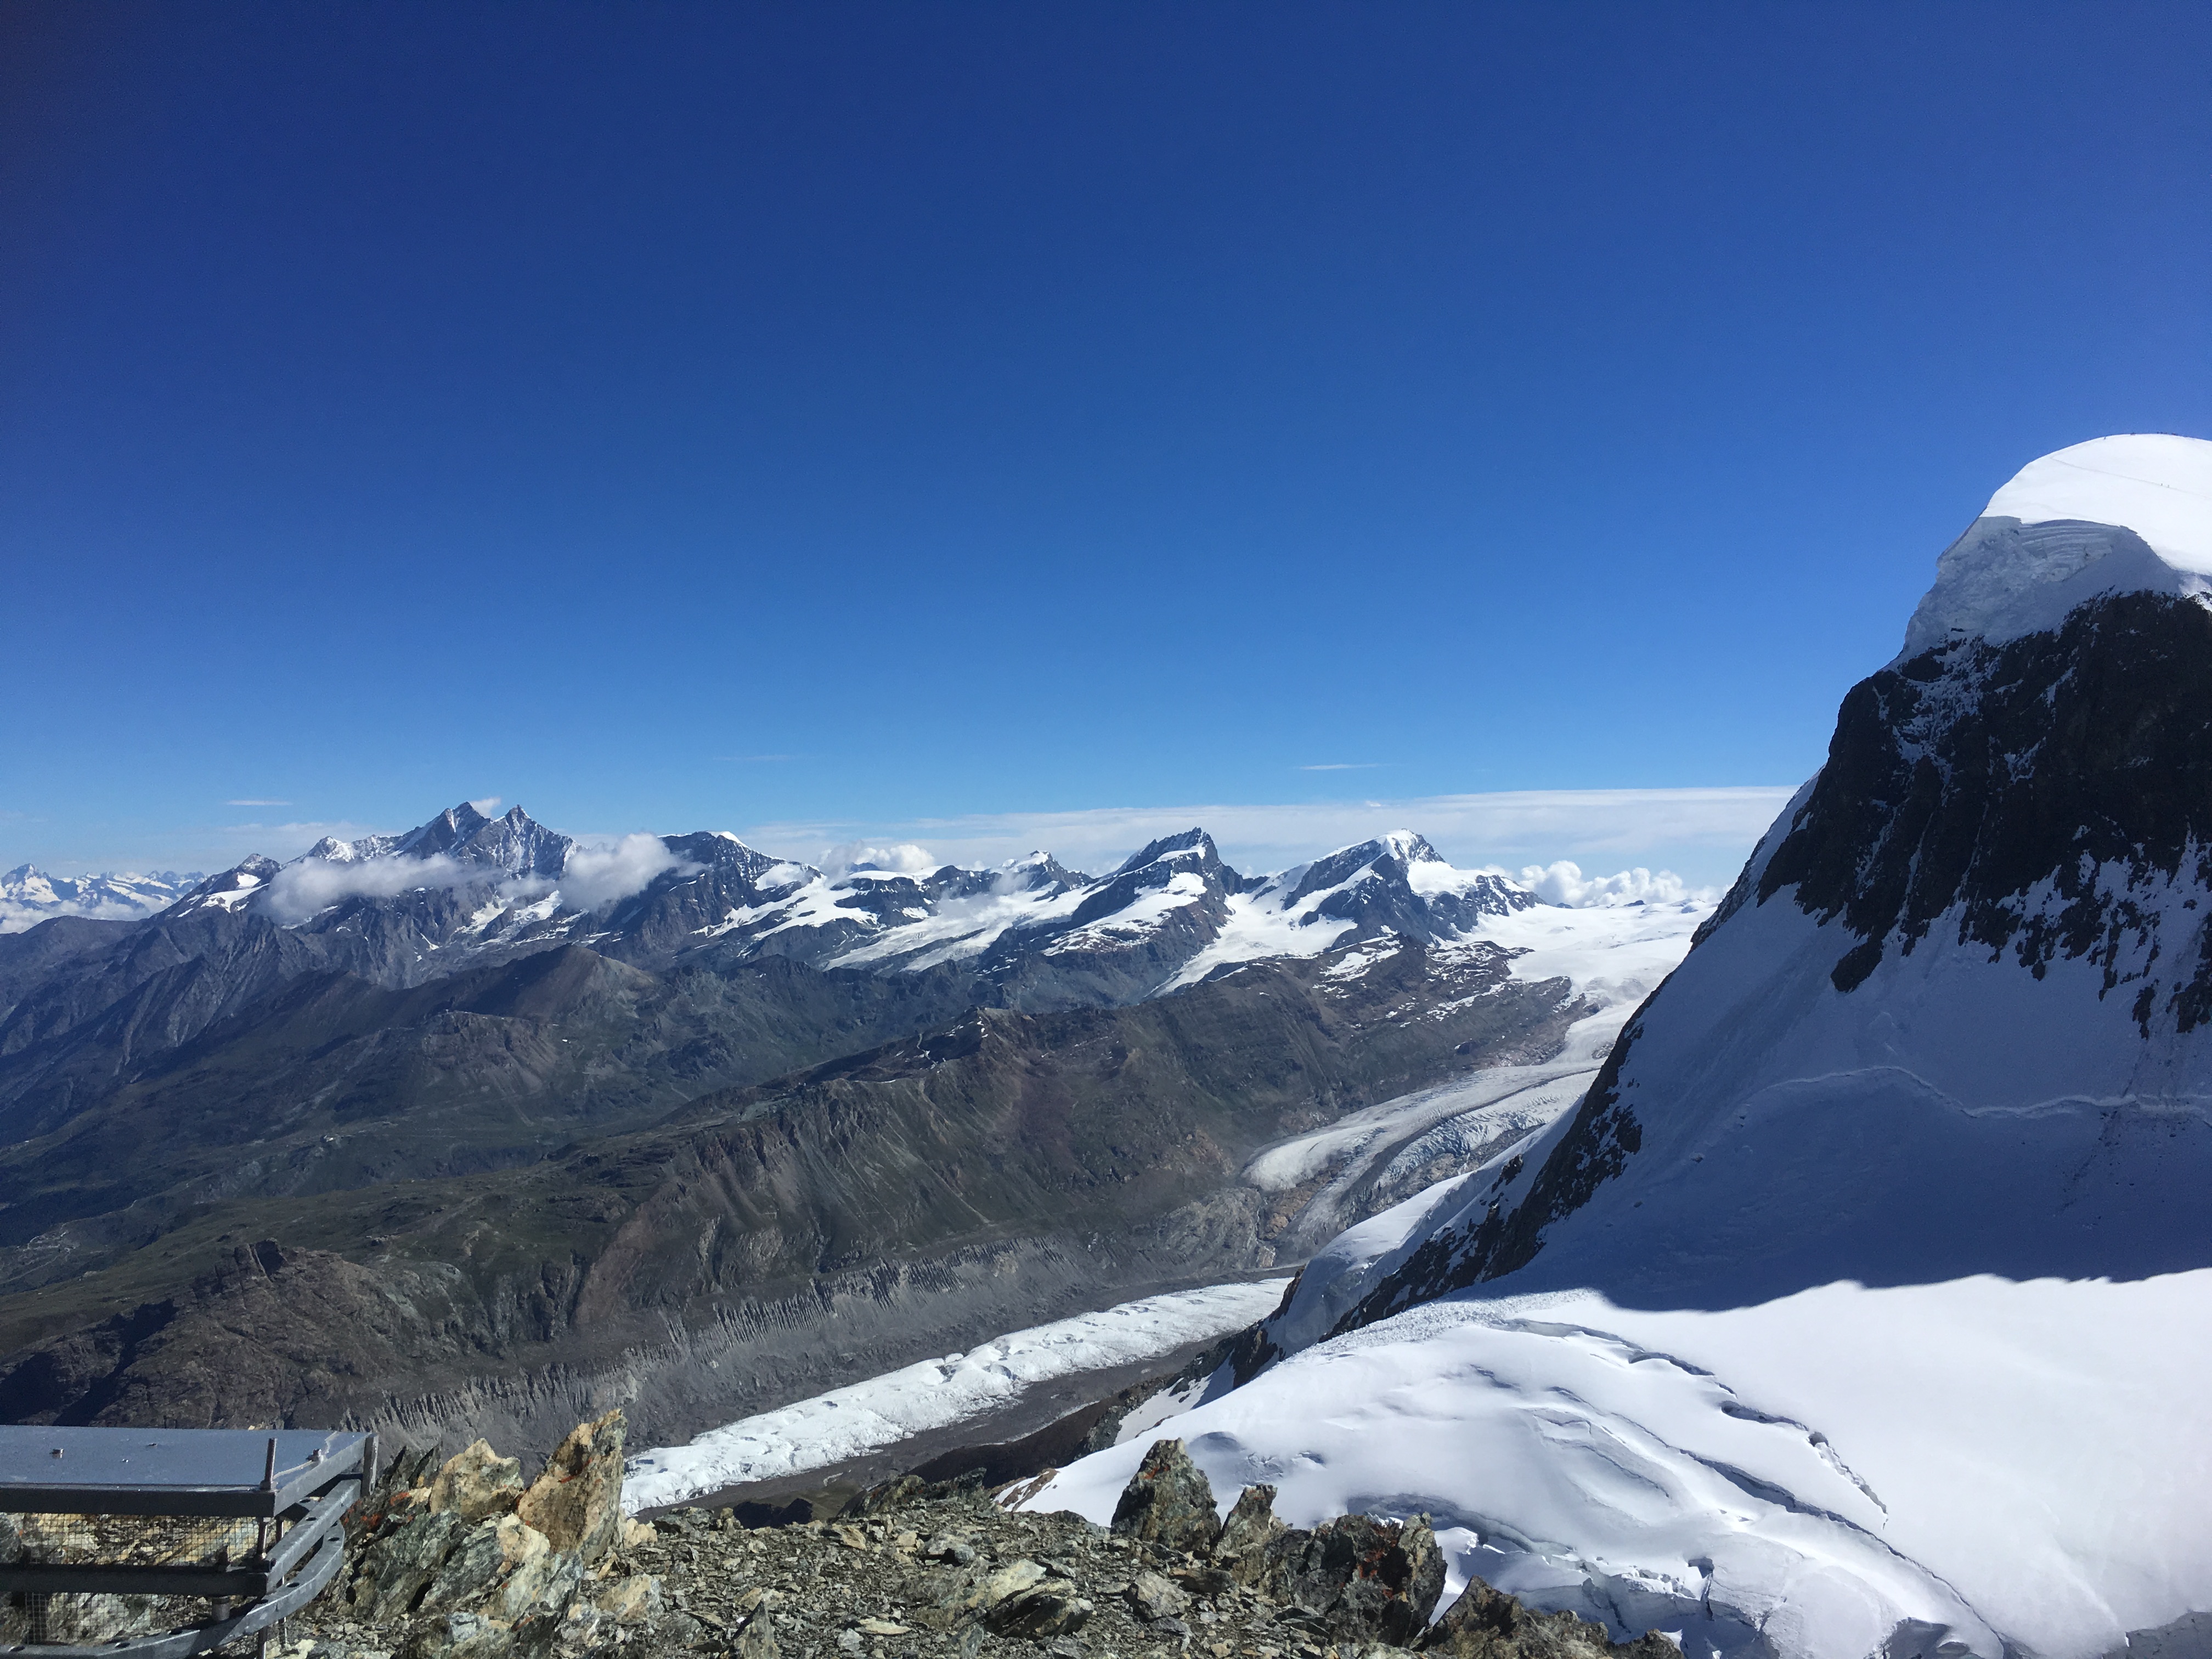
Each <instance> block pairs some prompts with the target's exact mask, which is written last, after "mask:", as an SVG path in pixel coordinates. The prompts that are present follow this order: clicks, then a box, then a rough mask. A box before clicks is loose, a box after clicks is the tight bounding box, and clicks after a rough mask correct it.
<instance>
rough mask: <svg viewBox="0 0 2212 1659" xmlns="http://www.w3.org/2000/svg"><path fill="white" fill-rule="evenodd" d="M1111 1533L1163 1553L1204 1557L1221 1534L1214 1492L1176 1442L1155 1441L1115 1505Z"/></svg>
mask: <svg viewBox="0 0 2212 1659" xmlns="http://www.w3.org/2000/svg"><path fill="white" fill-rule="evenodd" d="M1114 1530H1115V1532H1118V1533H1122V1534H1127V1536H1129V1537H1132V1538H1134V1539H1137V1540H1138V1541H1140V1542H1143V1543H1147V1544H1153V1545H1157V1546H1158V1547H1160V1548H1162V1549H1170V1550H1181V1551H1182V1552H1183V1553H1186V1554H1189V1555H1203V1554H1204V1553H1206V1551H1208V1550H1210V1549H1212V1547H1213V1543H1214V1541H1215V1540H1216V1539H1217V1538H1218V1537H1219V1536H1220V1535H1221V1522H1220V1520H1219V1519H1218V1517H1217V1516H1215V1514H1214V1512H1213V1488H1212V1486H1211V1485H1209V1484H1208V1483H1207V1481H1206V1472H1205V1471H1204V1470H1203V1469H1201V1468H1199V1467H1198V1465H1197V1464H1195V1463H1194V1462H1191V1461H1190V1454H1189V1453H1188V1452H1187V1451H1185V1450H1184V1449H1183V1447H1182V1441H1180V1440H1155V1441H1154V1442H1153V1443H1152V1446H1151V1447H1150V1449H1147V1450H1146V1453H1145V1461H1144V1462H1142V1463H1140V1464H1139V1465H1138V1468H1137V1472H1136V1474H1133V1475H1131V1476H1130V1477H1129V1484H1128V1485H1127V1486H1124V1487H1123V1488H1122V1489H1121V1501H1120V1502H1119V1503H1117V1504H1115V1506H1114Z"/></svg>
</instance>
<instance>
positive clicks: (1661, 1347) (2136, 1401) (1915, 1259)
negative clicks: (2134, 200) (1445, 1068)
mask: <svg viewBox="0 0 2212 1659" xmlns="http://www.w3.org/2000/svg"><path fill="white" fill-rule="evenodd" d="M2208 1188H2212V443H2206V442H2203V441H2197V440H2192V439H2186V438H2178V437H2167V436H2148V437H2145V436H2136V437H2120V438H2110V439H2104V440H2100V441H2096V442H2093V443H2089V444H2083V445H2079V446H2076V447H2073V448H2071V449H2068V450H2063V451H2061V452H2059V453H2057V454H2055V455H2051V456H2047V457H2045V458H2044V459H2041V460H2039V461H2038V462H2036V463H2034V464H2033V465H2030V466H2029V467H2027V469H2025V470H2024V471H2022V472H2021V474H2020V475H2019V476H2018V477H2015V479H2014V480H2012V481H2011V482H2010V483H2008V484H2007V485H2006V486H2005V487H2004V489H2002V490H2000V491H1999V492H1998V494H1997V495H1996V498H1995V499H1994V500H1992V501H1991V502H1990V506H1989V507H1988V509H1987V510H1986V511H1985V512H1984V513H1983V514H1982V515H1981V516H1980V517H1979V518H1978V519H1977V520H1975V521H1974V523H1973V524H1972V526H1970V527H1969V528H1968V529H1967V531H1966V533H1965V534H1964V535H1963V536H1961V537H1960V539H1959V540H1958V541H1957V542H1956V543H1954V544H1953V545H1952V546H1951V548H1950V549H1949V550H1947V551H1946V552H1945V553H1944V554H1943V555H1942V558H1941V559H1940V560H1939V562H1938V563H1937V566H1936V582H1935V585H1934V586H1933V587H1932V588H1931V589H1930V590H1929V593H1928V595H1927V597H1926V598H1925V599H1923V600H1922V602H1921V604H1920V605H1919V608H1918V609H1917V611H1916V612H1915V613H1914V615H1913V617H1912V619H1911V625H1910V628H1909V629H1908V632H1907V635H1906V638H1905V647H1904V649H1903V650H1902V651H1901V652H1900V653H1899V655H1898V657H1897V658H1896V659H1895V660H1893V662H1891V663H1890V664H1889V665H1887V666H1886V667H1884V668H1882V669H1881V670H1880V671H1877V672H1875V673H1874V674H1873V675H1871V676H1869V678H1867V679H1865V680H1863V681H1862V682H1861V683H1860V684H1857V686H1855V687H1853V688H1852V689H1851V690H1850V692H1849V694H1848V695H1847V696H1845V697H1844V701H1843V705H1842V708H1841V709H1840V711H1839V713H1838V719H1837V723H1836V728H1835V734H1834V737H1833V738H1832V742H1831V743H1830V745H1829V749H1828V757H1827V761H1826V765H1824V766H1823V767H1822V769H1821V770H1820V773H1819V775H1817V776H1815V777H1814V779H1813V780H1812V781H1810V782H1808V784H1807V785H1806V786H1805V787H1804V788H1803V789H1802V791H1801V792H1800V793H1798V795H1797V797H1796V799H1794V800H1793V801H1792V802H1791V803H1790V805H1789V806H1788V808H1787V809H1785V811H1784V812H1783V814H1782V816H1781V817H1779V818H1778V820H1777V821H1776V822H1775V823H1774V825H1773V827H1772V828H1771V829H1770V830H1769V831H1768V832H1767V834H1766V836H1765V839H1764V840H1763V841H1762V842H1760V844H1759V848H1758V849H1757V850H1756V852H1755V853H1754V854H1753V856H1752V859H1751V860H1750V862H1749V864H1748V865H1747V866H1746V867H1745V869H1744V871H1743V873H1742V875H1741V878H1739V879H1738V881H1737V882H1736V884H1735V888H1734V890H1732V891H1731V892H1730V893H1729V896H1728V897H1727V899H1726V900H1725V901H1724V902H1723V903H1722V905H1721V906H1720V908H1718V910H1717V912H1716V913H1715V914H1714V915H1712V917H1711V919H1710V920H1709V921H1706V922H1705V924H1704V926H1703V927H1701V928H1700V930H1699V934H1698V937H1697V940H1696V942H1695V944H1694V945H1693V946H1692V949H1691V950H1690V951H1689V952H1688V954H1687V956H1686V957H1685V958H1684V959H1683V961H1682V963H1681V965H1680V967H1679V968H1677V969H1675V970H1674V973H1673V975H1671V976H1670V977H1668V979H1667V981H1665V983H1664V984H1662V986H1660V987H1659V988H1658V989H1657V990H1656V992H1654V993H1653V994H1651V996H1650V998H1649V1000H1646V1001H1645V1002H1644V1005H1643V1006H1642V1007H1641V1008H1640V1009H1639V1010H1638V1012H1637V1013H1636V1015H1635V1017H1634V1018H1633V1019H1632V1021H1631V1022H1630V1023H1629V1024H1628V1026H1627V1028H1626V1031H1625V1033H1624V1034H1623V1035H1622V1036H1621V1038H1620V1041H1619V1042H1617V1043H1616V1044H1614V1046H1613V1048H1612V1051H1611V1053H1610V1055H1609V1057H1608V1058H1607V1060H1606V1063H1605V1066H1604V1068H1603V1069H1602V1071H1601V1072H1600V1073H1599V1074H1598V1076H1597V1078H1596V1079H1595V1082H1594V1083H1593V1084H1592V1085H1591V1086H1590V1088H1589V1091H1588V1093H1587V1095H1586V1096H1585V1097H1583V1099H1582V1100H1581V1101H1580V1103H1579V1104H1578V1105H1576V1106H1574V1107H1573V1108H1571V1109H1569V1110H1566V1111H1565V1112H1562V1113H1560V1114H1559V1115H1558V1116H1557V1117H1555V1118H1554V1119H1553V1121H1550V1122H1549V1123H1548V1124H1547V1125H1543V1126H1541V1127H1535V1128H1534V1129H1532V1130H1531V1131H1529V1132H1528V1133H1526V1134H1525V1135H1524V1136H1523V1137H1522V1139H1519V1140H1518V1141H1517V1142H1516V1143H1515V1144H1512V1145H1510V1146H1504V1147H1503V1148H1500V1149H1498V1151H1497V1152H1495V1154H1494V1155H1492V1156H1491V1157H1490V1158H1489V1159H1488V1161H1487V1162H1486V1163H1485V1164H1482V1165H1481V1166H1480V1167H1479V1168H1477V1169H1475V1170H1473V1171H1472V1172H1470V1173H1467V1174H1464V1175H1462V1176H1458V1177H1457V1178H1456V1179H1455V1180H1453V1181H1451V1182H1446V1183H1444V1184H1442V1185H1439V1186H1437V1187H1433V1188H1430V1189H1428V1190H1427V1191H1426V1192H1424V1193H1422V1194H1419V1195H1417V1196H1415V1197H1413V1198H1412V1199H1409V1200H1407V1202H1406V1203H1405V1204H1403V1205H1402V1206H1400V1207H1398V1208H1397V1209H1395V1210H1393V1211H1391V1212H1388V1213H1385V1214H1382V1215H1377V1216H1375V1217H1373V1218H1370V1219H1367V1220H1365V1221H1364V1222H1362V1223H1361V1224H1360V1225H1357V1226H1354V1227H1352V1228H1351V1229H1350V1230H1349V1231H1346V1232H1344V1233H1343V1234H1342V1235H1341V1236H1340V1237H1338V1238H1337V1239H1336V1240H1334V1242H1333V1243H1330V1244H1328V1246H1327V1247H1325V1248H1324V1249H1322V1250H1321V1251H1320V1252H1319V1253H1318V1254H1317V1255H1316V1256H1315V1258H1314V1259H1313V1260H1312V1261H1310V1263H1309V1264H1308V1266H1307V1267H1306V1269H1305V1270H1304V1273H1303V1275H1302V1276H1301V1279H1300V1280H1299V1282H1298V1284H1297V1287H1296V1289H1295V1291H1294V1292H1293V1294H1292V1295H1291V1297H1290V1298H1289V1299H1288V1300H1287V1302H1286V1304H1285V1307H1284V1309H1283V1310H1281V1312H1280V1313H1279V1315H1278V1316H1276V1317H1275V1318H1274V1319H1273V1320H1271V1321H1270V1322H1268V1323H1267V1327H1266V1328H1265V1334H1264V1338H1265V1340H1264V1341H1261V1342H1258V1343H1255V1345H1254V1346H1253V1347H1252V1348H1250V1349H1249V1350H1248V1352H1247V1353H1246V1354H1245V1356H1244V1358H1243V1365H1242V1367H1241V1370H1240V1375H1242V1376H1243V1377H1244V1379H1245V1382H1244V1386H1243V1387H1242V1388H1239V1389H1235V1390H1234V1391H1232V1392H1230V1393H1229V1394H1228V1395H1226V1396H1225V1398H1222V1399H1220V1400H1218V1401H1216V1402H1215V1403H1214V1404H1213V1405H1212V1406H1209V1407H1204V1408H1202V1409H1201V1410H1200V1411H1199V1412H1197V1413H1193V1414H1192V1415H1191V1416H1189V1417H1188V1418H1185V1419H1177V1420H1176V1422H1175V1423H1173V1424H1172V1425H1170V1427H1169V1429H1168V1430H1167V1431H1169V1432H1175V1433H1180V1434H1182V1435H1184V1436H1185V1437H1188V1439H1189V1440H1190V1443H1191V1444H1192V1446H1193V1448H1194V1450H1200V1455H1201V1461H1202V1462H1206V1461H1209V1460H1211V1461H1212V1462H1213V1463H1214V1465H1215V1467H1214V1469H1213V1480H1214V1484H1215V1486H1216V1489H1217V1490H1224V1489H1230V1488H1233V1487H1234V1486H1236V1485H1237V1484H1238V1481H1239V1480H1241V1479H1243V1478H1252V1477H1249V1475H1248V1473H1247V1472H1249V1471H1252V1470H1259V1469H1264V1470H1267V1471H1270V1472H1271V1473H1269V1474H1267V1477H1266V1478H1267V1479H1269V1480H1280V1481H1281V1482H1282V1483H1283V1485H1284V1487H1285V1492H1284V1496H1283V1498H1282V1500H1281V1502H1280V1503H1279V1506H1278V1507H1279V1510H1284V1511H1285V1512H1286V1513H1290V1514H1291V1516H1292V1517H1293V1518H1296V1517H1297V1515H1298V1514H1300V1513H1303V1512H1308V1511H1310V1510H1311V1509H1312V1507H1313V1505H1315V1504H1321V1503H1324V1502H1325V1503H1331V1504H1337V1506H1339V1507H1341V1506H1342V1504H1343V1501H1344V1498H1345V1494H1346V1493H1347V1492H1351V1493H1374V1494H1378V1495H1385V1494H1387V1495H1388V1496H1387V1502H1388V1503H1389V1504H1390V1505H1393V1506H1396V1507H1397V1508H1398V1509H1402V1510H1406V1511H1409V1512H1410V1511H1411V1510H1425V1511H1428V1512H1430V1513H1431V1515H1433V1516H1435V1517H1436V1519H1437V1525H1438V1527H1439V1528H1440V1530H1441V1529H1442V1528H1443V1527H1444V1526H1445V1524H1446V1522H1447V1520H1448V1519H1449V1520H1450V1521H1451V1522H1453V1523H1454V1524H1457V1525H1462V1526H1464V1527H1466V1528H1468V1531H1469V1545H1468V1547H1469V1548H1470V1550H1471V1551H1473V1554H1472V1556H1471V1557H1470V1559H1473V1560H1474V1561H1475V1562H1476V1563H1477V1565H1476V1566H1475V1569H1474V1570H1475V1571H1479V1572H1480V1573H1481V1574H1482V1575H1483V1576H1485V1577H1488V1578H1490V1579H1491V1580H1492V1582H1494V1583H1499V1584H1500V1585H1502V1586H1504V1587H1506V1588H1509V1589H1515V1590H1516V1592H1517V1593H1519V1594H1521V1595H1523V1597H1524V1599H1528V1600H1532V1601H1534V1602H1535V1603H1536V1604H1538V1605H1541V1606H1543V1607H1547V1608H1552V1607H1571V1608H1574V1609H1576V1610H1577V1611H1579V1612H1582V1613H1584V1614H1585V1615H1587V1616H1589V1617H1593V1618H1597V1619H1601V1620H1605V1621H1606V1622H1607V1623H1608V1624H1609V1625H1611V1626H1613V1632H1614V1634H1615V1635H1616V1636H1617V1637H1625V1636H1628V1635H1632V1634H1636V1633H1640V1632H1642V1631H1643V1630H1644V1628H1646V1627H1647V1626H1656V1627H1659V1628H1661V1629H1664V1630H1668V1631H1670V1632H1680V1641H1681V1644H1682V1645H1683V1647H1684V1649H1685V1650H1686V1651H1694V1652H1697V1653H1699V1654H1706V1653H1719V1654H1723V1655H1729V1656H1736V1655H1741V1656H1747V1659H1748V1656H1782V1659H1860V1656H1863V1655H1867V1654H1874V1653H1879V1654H1881V1655H1884V1656H1888V1659H1906V1656H1936V1655H1948V1656H1964V1655H1975V1656H1981V1659H2008V1656H2015V1655H2028V1654H2033V1655H2037V1656H2041V1659H2101V1656H2106V1655H2112V1654H2118V1653H2121V1652H2166V1653H2201V1652H2204V1651H2207V1648H2206V1646H2205V1645H2204V1644H2205V1639H2206V1636H2207V1633H2208V1631H2212V1618H2208V1613H2212V1528H2208V1526H2207V1525H2206V1523H2205V1516H2206V1515H2207V1513H2208V1511H2207V1510H2206V1506H2205V1504H2204V1497H2203V1480H2202V1475H2201V1471H2202V1470H2203V1469H2204V1468H2207V1467H2212V1418H2208V1416H2207V1413H2205V1411H2204V1408H2203V1400H2204V1381H2203V1379H2204V1370H2205V1365H2206V1363H2207V1358H2208V1352H2209V1351H2208V1349H2207V1347H2206V1344H2205V1339H2204V1333H2205V1331H2206V1330H2208V1329H2212V1225H2208V1223H2207V1219H2206V1209H2205V1194H2206V1192H2207V1190H2208ZM1255 1369H1257V1371H1258V1374H1257V1375H1256V1376H1255V1374H1254V1373H1255ZM1378 1429H1379V1430H1380V1431H1376V1430H1378ZM1363 1431H1367V1432H1363ZM1141 1450H1142V1448H1141V1446H1139V1445H1132V1446H1129V1447H1126V1448H1121V1449H1119V1450H1117V1452H1116V1453H1115V1454H1112V1455H1102V1456H1101V1459H1100V1460H1098V1461H1097V1463H1096V1467H1095V1468H1091V1469H1090V1470H1088V1471H1085V1466H1083V1465H1078V1466H1077V1468H1076V1469H1075V1470H1073V1471H1070V1472H1069V1474H1067V1475H1066V1476H1064V1477H1063V1478H1062V1480H1061V1482H1060V1485H1059V1486H1056V1487H1054V1488H1053V1489H1050V1490H1048V1491H1047V1492H1045V1493H1043V1494H1042V1496H1041V1497H1040V1498H1037V1500H1036V1501H1037V1502H1038V1503H1039V1504H1042V1505H1043V1506H1045V1507H1048V1508H1049V1507H1055V1506H1058V1505H1059V1504H1066V1503H1073V1504H1075V1505H1076V1506H1077V1507H1079V1508H1086V1509H1088V1510H1096V1509H1097V1506H1098V1504H1100V1503H1101V1502H1102V1501H1103V1502H1104V1503H1105V1504H1107V1505H1108V1506H1109V1507H1110V1504H1111V1501H1112V1500H1111V1498H1110V1497H1109V1498H1104V1499H1103V1500H1102V1499H1101V1498H1099V1497H1098V1496H1097V1494H1098V1493H1099V1492H1103V1491H1107V1490H1109V1489H1112V1490H1118V1485H1117V1483H1118V1481H1119V1480H1121V1479H1124V1478H1126V1470H1124V1469H1123V1468H1122V1467H1121V1464H1122V1463H1124V1462H1127V1463H1131V1464H1132V1465H1133V1460H1134V1458H1135V1457H1136V1456H1138V1455H1140V1454H1141ZM1116 1460H1119V1461H1116ZM1272 1472H1280V1473H1272Z"/></svg>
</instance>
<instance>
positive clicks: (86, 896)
mask: <svg viewBox="0 0 2212 1659" xmlns="http://www.w3.org/2000/svg"><path fill="white" fill-rule="evenodd" d="M199 880H200V874H199V872H197V871H193V872H191V873H189V874H180V873H179V872H176V871H174V870H157V871H155V872H153V873H151V874H149V875H143V876H142V875H139V874H137V873H136V872H129V871H110V872H107V873H106V874H104V875H97V876H53V875H48V874H47V873H46V872H45V871H43V870H40V869H38V868H37V867H35V866H32V865H28V864H19V865H17V866H15V868H14V869H13V870H10V871H9V872H8V873H7V874H6V875H4V876H0V933H21V932H22V931H23V930H24V929H25V928H27V927H37V926H38V925H39V923H40V922H42V921H46V920H47V919H48V918H50V917H52V916H78V917H82V918H84V919H86V920H88V921H143V920H145V918H147V917H148V916H150V915H153V914H154V913H155V911H157V910H165V909H167V908H168V907H169V906H170V905H172V904H174V903H175V902H177V901H178V899H179V898H181V897H182V896H184V895H185V892H186V891H187V890H189V889H190V888H191V886H192V885H193V884H195V883H197V881H199Z"/></svg>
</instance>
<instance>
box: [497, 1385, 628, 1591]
mask: <svg viewBox="0 0 2212 1659" xmlns="http://www.w3.org/2000/svg"><path fill="white" fill-rule="evenodd" d="M627 1426H628V1425H627V1424H626V1422H625V1420H624V1419H623V1414H622V1412H621V1410H620V1409H619V1408H617V1409H616V1410H614V1411H611V1412H609V1413H607V1414H606V1415H605V1417H602V1418H600V1419H599V1420H598V1421H596V1422H592V1423H579V1424H578V1425H576V1426H575V1427H574V1428H573V1429H571V1430H570V1431H568V1438H567V1439H565V1440H563V1441H562V1443H560V1444H559V1445H558V1446H556V1448H555V1449H554V1451H553V1455H552V1456H551V1457H550V1458H549V1459H548V1460H547V1461H546V1464H545V1473H544V1474H541V1475H539V1476H538V1479H537V1480H533V1481H532V1482H531V1484H530V1490H529V1491H528V1492H525V1493H523V1495H522V1498H521V1500H520V1502H519V1503H518V1504H516V1505H515V1513H516V1514H517V1515H519V1516H521V1517H522V1519H523V1520H524V1521H525V1522H528V1523H529V1524H530V1525H531V1526H533V1527H535V1528H538V1531H540V1532H542V1533H544V1534H545V1537H546V1539H547V1541H549V1542H550V1544H551V1545H552V1546H553V1547H554V1548H555V1549H556V1550H565V1551H569V1552H572V1553H574V1554H575V1555H577V1556H578V1557H580V1559H582V1560H583V1562H584V1564H585V1565H586V1566H589V1565H592V1563H594V1562H596V1561H598V1560H599V1558H600V1557H601V1556H603V1555H605V1553H607V1551H608V1549H609V1548H610V1547H611V1546H612V1545H613V1544H614V1542H615V1541H616V1539H617V1537H618V1536H619V1535H620V1533H621V1530H622V1519H623V1514H622V1465H623V1435H624V1432H625V1431H626V1428H627Z"/></svg>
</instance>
